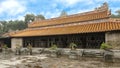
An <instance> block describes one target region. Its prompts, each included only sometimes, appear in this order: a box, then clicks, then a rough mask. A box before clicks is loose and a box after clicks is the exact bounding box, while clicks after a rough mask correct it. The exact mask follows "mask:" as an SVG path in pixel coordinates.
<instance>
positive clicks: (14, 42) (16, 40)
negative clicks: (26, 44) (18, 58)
mask: <svg viewBox="0 0 120 68" xmlns="http://www.w3.org/2000/svg"><path fill="white" fill-rule="evenodd" d="M16 45H19V46H21V47H23V39H22V38H12V39H11V48H12V50H13V51H14V50H15V48H16Z"/></svg>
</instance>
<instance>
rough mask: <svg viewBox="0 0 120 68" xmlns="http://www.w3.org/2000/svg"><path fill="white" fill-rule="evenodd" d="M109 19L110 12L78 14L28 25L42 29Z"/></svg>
mask: <svg viewBox="0 0 120 68" xmlns="http://www.w3.org/2000/svg"><path fill="white" fill-rule="evenodd" d="M107 17H109V14H108V10H103V11H91V12H88V13H84V14H76V15H73V16H72V15H70V16H67V17H63V18H61V17H58V18H55V19H47V20H41V21H34V22H33V23H30V24H28V27H40V26H48V25H56V24H65V23H72V22H81V21H89V20H95V19H101V18H107Z"/></svg>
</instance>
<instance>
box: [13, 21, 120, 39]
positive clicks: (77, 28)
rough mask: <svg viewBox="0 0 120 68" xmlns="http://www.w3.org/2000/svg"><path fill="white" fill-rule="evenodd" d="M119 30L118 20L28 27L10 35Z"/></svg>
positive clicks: (44, 34) (23, 35)
mask: <svg viewBox="0 0 120 68" xmlns="http://www.w3.org/2000/svg"><path fill="white" fill-rule="evenodd" d="M113 30H120V22H104V23H92V24H82V25H73V26H64V27H53V28H45V29H29V30H24V31H20V32H16V33H15V34H11V37H25V36H46V35H62V34H76V33H91V32H106V31H113Z"/></svg>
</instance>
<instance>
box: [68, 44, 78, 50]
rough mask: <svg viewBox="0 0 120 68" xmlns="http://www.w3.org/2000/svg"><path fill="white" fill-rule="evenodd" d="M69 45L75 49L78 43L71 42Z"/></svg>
mask: <svg viewBox="0 0 120 68" xmlns="http://www.w3.org/2000/svg"><path fill="white" fill-rule="evenodd" d="M69 47H70V48H71V50H75V49H76V47H77V45H76V44H75V43H70V45H69Z"/></svg>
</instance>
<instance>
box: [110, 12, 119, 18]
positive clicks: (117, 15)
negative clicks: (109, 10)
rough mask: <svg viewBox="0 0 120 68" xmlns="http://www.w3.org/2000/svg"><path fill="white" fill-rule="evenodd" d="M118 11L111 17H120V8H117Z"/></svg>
mask: <svg viewBox="0 0 120 68" xmlns="http://www.w3.org/2000/svg"><path fill="white" fill-rule="evenodd" d="M116 13H117V14H116V15H115V14H112V15H111V17H112V18H120V10H117V11H116Z"/></svg>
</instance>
